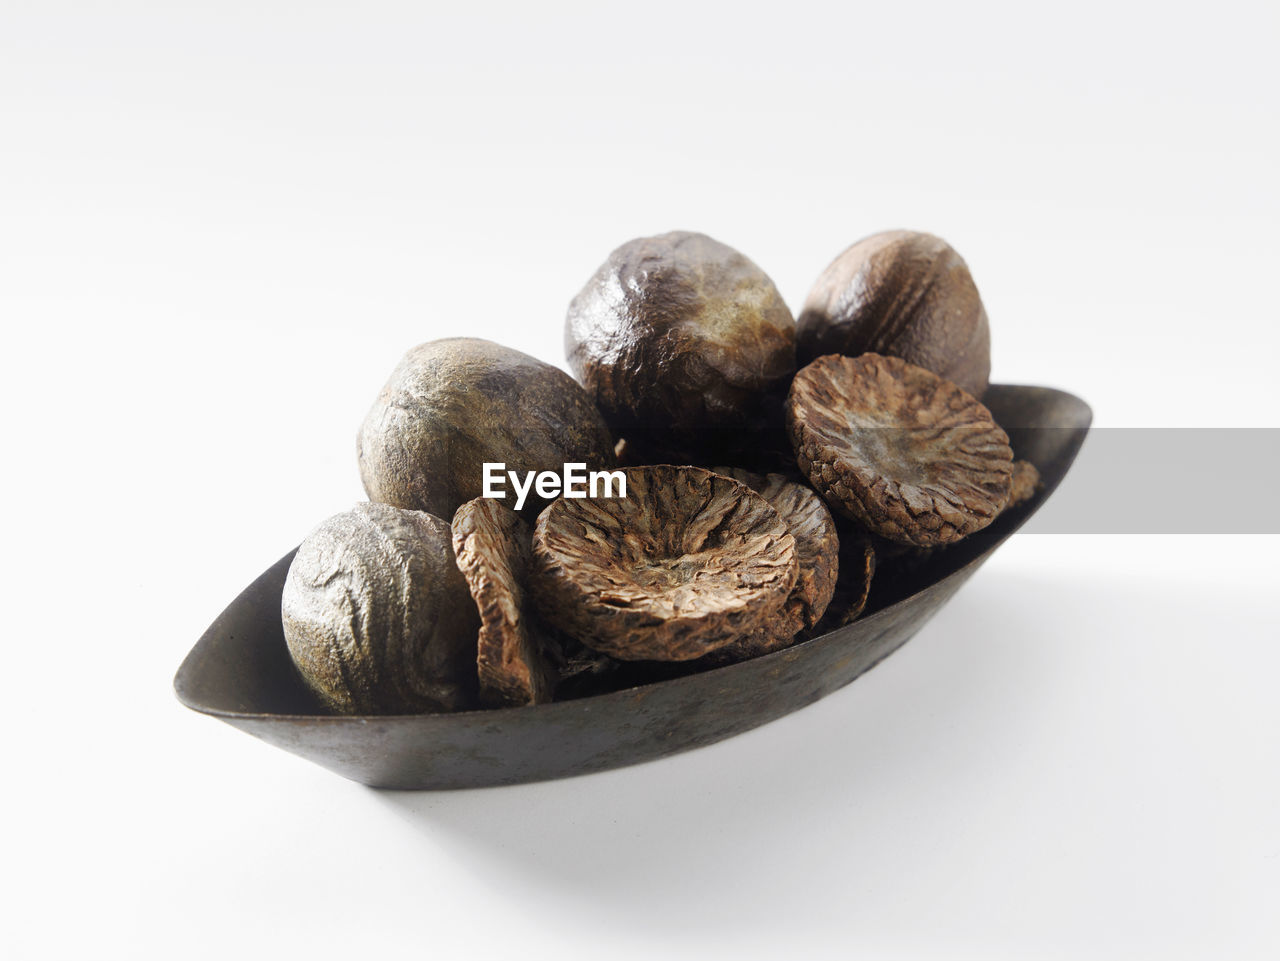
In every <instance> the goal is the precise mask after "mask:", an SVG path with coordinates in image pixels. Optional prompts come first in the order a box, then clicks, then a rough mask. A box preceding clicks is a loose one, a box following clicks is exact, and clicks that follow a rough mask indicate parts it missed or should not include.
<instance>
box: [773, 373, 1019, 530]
mask: <svg viewBox="0 0 1280 961" xmlns="http://www.w3.org/2000/svg"><path fill="white" fill-rule="evenodd" d="M787 424H788V428H789V430H790V432H791V442H792V445H793V446H794V448H795V451H796V458H797V460H798V461H799V463H800V467H801V469H802V470H803V471H804V472H805V474H807V475H808V477H809V480H810V482H811V483H812V484H813V485H814V487H815V488H816V489H817V490H818V492H819V493H821V494H822V496H823V497H824V498H826V500H827V503H829V504H831V505H832V506H833V507H835V508H836V509H837V510H839V511H841V512H843V513H844V514H845V515H846V516H848V517H851V518H853V519H854V520H857V521H859V522H861V523H862V524H863V525H865V526H866V527H867V528H868V529H869V530H870V531H871V532H872V533H875V534H878V535H880V536H881V537H884V538H887V539H888V540H891V541H897V542H900V543H905V544H914V545H916V546H918V547H935V546H938V545H941V544H950V543H953V542H955V541H958V540H960V539H961V538H962V537H965V536H967V535H969V534H972V533H973V532H974V531H977V530H981V529H982V528H983V527H986V526H987V525H988V524H990V523H991V522H992V521H993V520H994V519H995V517H996V515H997V514H999V513H1000V511H1001V510H1002V509H1003V508H1004V506H1005V503H1006V501H1007V500H1008V497H1009V487H1010V483H1011V479H1012V473H1013V464H1012V462H1013V451H1012V450H1010V448H1009V438H1008V437H1007V436H1006V435H1005V432H1004V431H1003V430H1001V429H1000V428H999V427H998V426H997V425H996V423H995V421H994V420H992V418H991V414H990V412H989V411H988V410H987V409H986V408H985V407H983V406H982V405H981V404H980V403H978V402H977V401H976V400H974V399H973V397H971V396H970V395H969V394H967V393H965V392H964V391H963V390H961V389H960V388H959V387H957V386H956V385H955V384H952V383H950V382H949V381H945V380H943V379H942V378H940V377H938V376H936V375H935V374H931V373H930V372H929V371H927V370H925V369H924V368H922V367H916V366H914V365H912V364H908V363H907V362H906V361H904V360H900V359H899V358H897V357H881V356H880V355H878V354H863V355H862V356H861V357H841V356H837V355H829V356H827V357H819V358H818V359H817V360H815V361H814V362H813V363H812V364H809V365H808V366H807V367H805V368H804V369H803V370H801V371H800V373H798V374H796V377H795V380H794V381H793V382H792V384H791V393H790V395H789V396H788V397H787Z"/></svg>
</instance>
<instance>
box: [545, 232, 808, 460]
mask: <svg viewBox="0 0 1280 961" xmlns="http://www.w3.org/2000/svg"><path fill="white" fill-rule="evenodd" d="M564 341H565V353H566V355H567V357H568V361H569V367H570V369H571V370H572V371H573V373H574V375H575V376H576V377H577V378H578V380H579V381H581V383H582V385H583V386H584V387H586V389H587V392H588V393H589V394H590V395H591V397H592V398H593V399H594V400H595V402H596V405H597V406H598V407H599V408H600V412H601V413H602V414H603V415H604V418H605V420H606V421H607V422H608V424H609V426H610V428H612V429H613V431H614V432H615V433H616V434H617V435H619V436H621V437H625V438H627V440H628V442H629V443H633V444H636V445H637V446H638V447H640V448H647V449H651V450H655V451H662V450H690V449H700V448H705V446H706V445H708V444H710V445H713V446H714V445H715V444H716V443H717V439H718V438H723V439H728V438H729V437H731V436H732V437H736V438H739V439H740V429H741V428H742V427H743V426H744V425H748V424H754V423H756V422H758V421H762V420H763V421H765V422H769V421H770V420H772V422H773V423H776V424H777V425H778V428H779V430H780V429H781V418H780V416H779V412H780V411H781V403H782V398H783V395H784V394H785V390H786V384H787V382H788V381H789V380H790V377H791V375H792V374H793V373H794V372H795V360H796V358H795V321H794V319H793V318H792V316H791V311H790V310H789V309H788V308H787V305H786V304H785V303H784V302H783V300H782V296H781V295H780V294H779V293H778V290H777V288H776V287H775V286H774V285H773V281H771V280H770V279H769V277H768V276H767V275H766V274H765V272H764V271H763V270H761V269H760V268H759V267H757V266H756V265H755V264H754V263H752V262H751V261H750V260H748V259H747V258H746V257H744V256H743V255H742V254H740V253H738V252H737V251H736V250H734V249H733V248H732V247H728V246H726V245H724V244H722V243H720V242H718V241H716V240H712V239H711V238H710V237H708V236H706V235H705V234H698V233H689V232H687V231H675V232H672V233H667V234H662V235H660V236H657V237H644V238H640V239H637V240H632V241H629V242H628V243H625V244H623V245H622V246H621V247H619V248H618V249H617V250H615V251H614V252H613V253H612V254H610V255H609V259H608V260H606V261H605V262H604V264H603V265H601V267H600V269H599V270H597V271H596V272H595V275H594V276H593V277H592V278H591V279H590V280H589V281H588V282H587V284H586V286H585V287H583V288H582V291H581V292H580V293H579V294H578V295H577V296H576V297H574V299H573V301H572V303H570V305H569V311H568V315H567V317H566V319H565V335H564ZM770 409H772V412H773V416H772V418H771V417H770Z"/></svg>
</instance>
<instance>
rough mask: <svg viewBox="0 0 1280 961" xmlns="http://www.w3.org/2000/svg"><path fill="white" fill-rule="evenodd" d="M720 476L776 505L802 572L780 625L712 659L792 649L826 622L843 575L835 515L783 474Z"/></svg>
mask: <svg viewBox="0 0 1280 961" xmlns="http://www.w3.org/2000/svg"><path fill="white" fill-rule="evenodd" d="M715 471H716V473H717V474H723V475H724V476H725V477H732V478H733V479H734V480H736V481H738V482H739V483H742V484H746V485H747V486H748V487H750V488H751V489H752V490H753V491H755V492H756V493H757V494H759V495H760V496H761V497H763V498H764V499H765V500H767V501H768V502H769V503H770V504H772V505H773V508H774V510H776V511H777V512H778V514H779V515H780V516H781V517H782V519H783V521H785V522H786V524H787V528H788V529H789V530H790V531H791V535H792V536H793V537H794V538H795V539H796V560H797V561H798V563H799V567H800V572H799V576H798V577H797V578H796V585H795V587H793V588H792V589H791V595H790V596H789V597H788V598H787V600H786V603H784V604H783V605H782V609H781V610H780V611H779V612H778V617H777V618H776V620H775V624H773V625H771V626H770V628H767V629H765V630H763V631H758V632H756V633H755V634H753V635H751V636H750V637H746V638H742V639H740V640H737V641H734V642H733V643H732V644H730V645H728V646H727V647H726V648H724V649H722V650H721V651H717V652H716V654H714V655H712V656H713V658H717V659H721V660H723V659H726V658H727V659H730V660H744V659H746V658H747V657H756V656H758V655H760V654H768V653H770V652H771V651H777V650H781V649H782V648H784V647H788V646H790V645H791V644H792V643H793V642H794V641H795V637H796V635H797V634H798V633H799V632H800V631H802V630H803V629H805V628H807V627H813V626H814V625H815V624H817V623H818V621H819V620H820V619H821V618H822V615H823V613H824V612H825V611H826V609H827V605H828V604H830V603H831V597H832V594H833V593H834V592H835V587H836V578H837V576H838V573H839V570H840V538H839V536H838V535H837V534H836V523H835V519H834V518H833V517H832V516H831V511H829V510H828V509H827V505H826V504H825V503H823V501H822V498H821V497H819V496H818V495H817V494H815V493H814V492H813V491H812V490H811V489H810V488H809V487H806V486H805V485H804V484H796V483H793V482H792V481H790V480H788V479H787V478H786V477H784V476H783V475H781V474H756V473H753V472H751V471H747V470H742V469H740V468H736V467H717V468H715Z"/></svg>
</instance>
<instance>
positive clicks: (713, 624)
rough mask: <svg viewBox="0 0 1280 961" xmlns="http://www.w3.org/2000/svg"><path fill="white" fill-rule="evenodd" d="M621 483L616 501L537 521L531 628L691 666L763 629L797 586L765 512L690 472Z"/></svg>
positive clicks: (792, 558) (780, 537)
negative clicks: (537, 622)
mask: <svg viewBox="0 0 1280 961" xmlns="http://www.w3.org/2000/svg"><path fill="white" fill-rule="evenodd" d="M623 473H624V474H625V476H626V479H627V489H626V496H625V497H620V498H613V499H603V498H601V499H569V498H561V499H560V500H558V501H555V502H554V503H553V504H552V505H551V506H550V507H548V508H547V509H546V510H545V511H543V513H542V515H541V516H540V517H539V518H538V523H537V526H536V528H535V531H534V540H533V557H534V563H533V568H534V598H535V603H536V604H537V606H538V610H539V613H541V615H542V616H543V618H545V619H546V620H547V621H548V623H550V624H552V625H553V626H555V627H557V628H559V629H560V630H562V631H564V632H565V633H566V634H568V635H570V636H571V637H573V638H575V639H576V640H578V641H579V642H581V643H582V644H584V645H586V646H587V647H590V648H592V649H593V650H596V651H599V652H601V653H604V654H608V655H610V656H611V657H615V658H618V659H620V660H627V661H638V660H652V661H687V660H692V659H694V658H697V657H701V656H702V655H704V654H708V653H710V652H711V651H714V650H717V649H719V648H722V647H724V646H725V645H727V644H729V643H730V642H732V641H733V640H735V639H737V638H740V637H744V636H746V635H749V634H751V633H753V632H755V631H758V630H761V629H764V628H766V627H768V626H769V625H770V624H771V623H772V621H773V619H774V618H775V617H776V616H777V615H778V612H779V610H780V609H781V607H782V605H783V603H784V602H785V601H786V599H787V597H788V596H789V595H790V593H791V589H792V588H793V587H794V586H795V582H796V578H797V576H798V575H799V569H798V564H797V560H796V543H795V538H794V537H793V536H792V535H791V533H790V531H788V530H787V525H786V523H785V522H784V521H783V520H782V518H781V517H779V516H778V512H777V511H776V510H774V508H773V507H771V506H770V504H769V502H768V501H766V500H765V499H764V498H763V497H761V496H760V495H759V494H756V493H755V492H754V491H752V490H751V489H750V488H748V487H746V486H745V485H743V484H740V483H738V482H737V481H735V480H733V479H732V478H728V477H723V476H721V475H719V474H714V473H712V472H711V471H707V470H703V469H701V468H696V467H671V466H666V465H661V466H655V467H635V468H630V469H628V470H625V471H623Z"/></svg>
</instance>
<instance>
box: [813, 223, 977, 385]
mask: <svg viewBox="0 0 1280 961" xmlns="http://www.w3.org/2000/svg"><path fill="white" fill-rule="evenodd" d="M796 326H797V331H796V337H797V347H798V353H799V357H800V363H801V364H802V365H803V364H807V363H809V362H810V361H812V360H814V359H815V358H817V357H821V356H823V355H824V354H847V355H849V356H857V355H858V354H864V353H876V354H884V355H886V356H890V357H901V358H902V359H903V360H905V361H908V362H909V363H912V364H916V365H917V366H919V367H923V368H925V369H926V370H931V371H933V372H934V373H935V374H937V375H938V376H939V377H942V378H945V379H946V380H949V381H952V382H953V383H955V384H958V385H959V386H960V387H961V388H963V389H964V390H966V391H968V392H969V393H970V394H973V395H974V396H975V397H981V396H982V394H983V392H984V391H986V389H987V380H988V377H989V376H990V374H991V332H990V328H989V326H988V324H987V312H986V309H985V308H984V307H983V306H982V298H981V297H980V296H978V288H977V285H976V284H974V282H973V276H972V274H970V273H969V267H968V265H967V264H965V262H964V259H963V258H962V257H961V256H960V255H959V254H958V253H956V251H955V250H954V249H953V248H952V247H951V245H950V244H948V243H947V242H946V241H945V240H942V239H941V238H939V237H935V236H933V235H932V234H925V233H918V232H915V231H909V230H890V231H886V232H884V233H879V234H873V235H872V236H870V237H867V238H865V239H864V240H860V241H858V242H857V243H856V244H854V245H853V246H852V247H850V248H848V249H847V250H846V251H844V253H842V254H841V255H840V256H839V257H837V258H836V259H835V260H834V261H832V262H831V264H830V265H829V266H828V267H827V269H826V270H824V271H823V272H822V276H820V277H819V278H818V280H817V282H816V283H815V284H814V285H813V288H812V289H811V290H810V291H809V296H808V298H807V299H806V300H805V303H804V308H803V309H802V310H801V311H800V317H799V318H798V320H797V322H796Z"/></svg>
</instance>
